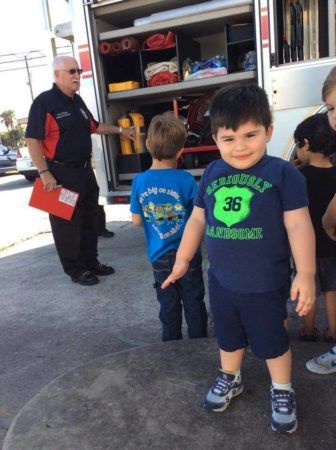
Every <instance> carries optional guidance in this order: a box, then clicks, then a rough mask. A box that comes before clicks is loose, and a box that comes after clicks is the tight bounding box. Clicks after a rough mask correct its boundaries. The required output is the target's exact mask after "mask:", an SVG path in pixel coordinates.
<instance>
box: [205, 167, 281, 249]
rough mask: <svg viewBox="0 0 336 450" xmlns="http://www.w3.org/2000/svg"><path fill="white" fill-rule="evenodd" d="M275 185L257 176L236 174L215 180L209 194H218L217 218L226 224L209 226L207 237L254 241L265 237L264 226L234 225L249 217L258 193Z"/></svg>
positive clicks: (208, 188) (215, 212) (214, 212)
mask: <svg viewBox="0 0 336 450" xmlns="http://www.w3.org/2000/svg"><path fill="white" fill-rule="evenodd" d="M271 187H272V184H271V183H269V182H268V181H265V180H263V179H262V178H257V177H255V176H254V175H248V174H234V175H229V176H227V177H221V178H218V179H215V180H213V181H212V182H211V184H209V186H208V187H207V188H206V193H207V194H208V195H209V196H212V195H213V196H214V199H215V201H214V206H213V215H214V218H215V219H216V220H218V221H220V222H222V223H224V224H225V225H226V227H220V226H213V225H207V227H206V234H207V236H210V237H213V238H217V239H239V240H251V239H262V238H263V230H262V228H261V227H253V228H248V227H246V228H233V227H232V226H233V225H236V224H239V223H240V222H243V221H244V220H246V219H248V217H249V216H250V214H251V205H252V200H253V198H254V196H255V195H258V194H261V195H262V194H263V193H264V192H265V191H266V190H268V189H269V188H271Z"/></svg>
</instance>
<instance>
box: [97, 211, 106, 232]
mask: <svg viewBox="0 0 336 450" xmlns="http://www.w3.org/2000/svg"><path fill="white" fill-rule="evenodd" d="M97 214H98V215H97V221H98V222H97V226H98V235H100V234H101V233H102V232H103V231H104V230H105V228H106V214H105V211H104V206H103V205H98V212H97Z"/></svg>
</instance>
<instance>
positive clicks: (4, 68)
mask: <svg viewBox="0 0 336 450" xmlns="http://www.w3.org/2000/svg"><path fill="white" fill-rule="evenodd" d="M44 3H45V0H0V18H1V19H0V113H1V112H2V111H5V110H8V109H13V110H14V111H15V116H16V118H17V119H20V118H24V117H27V115H28V112H29V107H30V105H31V102H32V95H31V91H30V88H29V83H28V73H27V69H26V67H25V63H24V60H23V61H21V62H17V60H18V59H23V58H24V56H26V57H27V62H28V66H29V67H30V68H29V72H30V77H31V86H32V91H33V97H34V98H35V97H36V96H37V95H38V94H39V93H40V92H42V91H44V90H46V89H49V88H50V87H51V84H52V80H53V79H52V72H51V68H50V63H51V60H52V52H51V45H50V38H51V32H50V31H49V30H48V29H47V28H46V27H47V24H46V21H45V18H44V13H43V11H44V10H43V4H44ZM49 9H50V14H51V21H52V26H53V27H54V26H55V25H56V24H58V23H63V22H68V21H69V20H70V17H69V11H68V4H67V2H66V1H65V0H49ZM56 45H57V47H59V52H67V53H69V52H71V48H69V45H68V41H65V40H63V39H57V40H56ZM64 46H66V48H61V47H64ZM33 51H34V52H33ZM32 58H36V59H32ZM10 61H12V62H10ZM15 61H16V62H15ZM32 66H41V67H35V68H34V67H32ZM1 131H3V129H2V130H1Z"/></svg>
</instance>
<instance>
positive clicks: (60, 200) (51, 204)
mask: <svg viewBox="0 0 336 450" xmlns="http://www.w3.org/2000/svg"><path fill="white" fill-rule="evenodd" d="M78 197H79V194H78V193H77V192H74V191H70V190H69V189H66V188H64V187H62V186H60V187H57V188H56V189H55V190H54V191H52V192H47V191H45V190H44V189H43V183H42V180H41V178H36V180H35V183H34V187H33V191H32V194H31V197H30V200H29V206H33V207H34V208H37V209H41V210H42V211H46V212H47V213H49V214H52V215H54V216H58V217H61V218H62V219H66V220H71V217H72V215H73V212H74V210H75V206H76V203H77V201H78Z"/></svg>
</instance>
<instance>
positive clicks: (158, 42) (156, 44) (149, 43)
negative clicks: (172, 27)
mask: <svg viewBox="0 0 336 450" xmlns="http://www.w3.org/2000/svg"><path fill="white" fill-rule="evenodd" d="M172 47H175V35H174V33H173V32H171V31H169V32H168V33H167V34H162V33H156V34H152V35H151V36H149V37H148V38H147V39H146V40H145V41H144V42H143V43H142V46H141V48H142V50H160V49H163V48H172Z"/></svg>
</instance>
